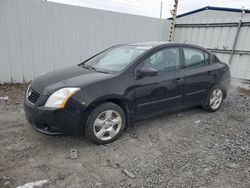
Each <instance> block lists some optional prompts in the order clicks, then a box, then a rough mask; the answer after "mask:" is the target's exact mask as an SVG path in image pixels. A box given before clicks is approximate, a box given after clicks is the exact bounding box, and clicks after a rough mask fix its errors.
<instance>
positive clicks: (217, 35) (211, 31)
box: [174, 10, 250, 80]
mask: <svg viewBox="0 0 250 188" xmlns="http://www.w3.org/2000/svg"><path fill="white" fill-rule="evenodd" d="M222 15H223V16H222ZM240 19H241V13H237V12H224V11H213V10H206V11H203V12H200V13H197V14H193V15H188V16H184V17H182V18H177V25H176V29H175V33H174V41H177V42H186V43H192V44H197V45H200V46H203V47H205V48H209V49H213V51H214V53H215V54H216V55H217V56H218V57H219V58H220V59H221V60H222V61H224V62H226V63H228V62H229V57H230V52H231V49H232V47H233V43H234V38H235V35H236V32H237V23H238V22H239V20H240ZM249 21H250V14H245V15H244V16H243V22H249ZM204 23H205V24H209V23H210V24H214V23H235V24H234V26H223V24H219V25H220V26H218V25H217V26H214V27H213V26H208V25H207V26H206V25H200V26H198V25H197V24H204ZM192 24H193V26H192ZM249 36H250V25H249V26H247V25H245V26H244V25H242V27H241V28H240V32H239V37H238V40H237V44H236V48H235V50H236V51H235V53H234V55H233V58H232V62H231V73H232V77H234V78H239V79H244V80H250V37H249Z"/></svg>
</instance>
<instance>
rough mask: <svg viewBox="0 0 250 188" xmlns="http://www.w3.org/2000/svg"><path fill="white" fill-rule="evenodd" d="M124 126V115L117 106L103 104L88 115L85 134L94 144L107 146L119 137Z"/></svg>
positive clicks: (107, 103) (108, 103)
mask: <svg viewBox="0 0 250 188" xmlns="http://www.w3.org/2000/svg"><path fill="white" fill-rule="evenodd" d="M125 125H126V115H125V112H124V111H123V109H122V108H121V107H120V106H118V105H117V104H114V103H111V102H105V103H102V104H100V105H98V106H97V107H96V108H94V109H93V110H92V111H91V112H90V114H89V115H88V118H87V121H86V125H85V134H86V137H87V138H88V139H89V140H90V141H91V142H93V143H95V144H99V145H100V144H108V143H111V142H113V141H115V140H116V139H117V138H118V137H120V136H121V134H122V132H123V130H124V128H125Z"/></svg>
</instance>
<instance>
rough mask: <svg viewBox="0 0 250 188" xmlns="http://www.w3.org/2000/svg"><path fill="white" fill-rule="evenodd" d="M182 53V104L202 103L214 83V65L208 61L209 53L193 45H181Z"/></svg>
mask: <svg viewBox="0 0 250 188" xmlns="http://www.w3.org/2000/svg"><path fill="white" fill-rule="evenodd" d="M182 55H183V59H184V63H185V69H184V70H185V73H184V74H185V76H184V82H185V86H184V106H185V107H189V106H194V105H199V104H202V103H203V102H204V101H205V99H206V97H207V94H208V92H209V89H210V88H211V87H212V86H213V85H214V84H215V77H214V75H213V74H214V67H213V64H211V63H210V55H209V54H208V53H207V52H205V51H203V50H201V49H199V48H193V47H183V48H182Z"/></svg>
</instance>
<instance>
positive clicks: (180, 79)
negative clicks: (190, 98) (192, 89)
mask: <svg viewBox="0 0 250 188" xmlns="http://www.w3.org/2000/svg"><path fill="white" fill-rule="evenodd" d="M180 82H183V78H176V79H175V80H173V83H174V84H178V83H180Z"/></svg>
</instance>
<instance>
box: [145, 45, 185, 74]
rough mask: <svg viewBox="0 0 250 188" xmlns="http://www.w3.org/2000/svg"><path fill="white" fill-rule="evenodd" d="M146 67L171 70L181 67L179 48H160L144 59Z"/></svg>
mask: <svg viewBox="0 0 250 188" xmlns="http://www.w3.org/2000/svg"><path fill="white" fill-rule="evenodd" d="M144 67H145V68H154V69H156V70H157V71H160V72H161V71H170V70H176V69H179V68H180V53H179V48H165V49H163V50H160V51H158V52H156V53H154V54H153V55H151V56H150V57H148V58H147V59H146V60H144Z"/></svg>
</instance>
